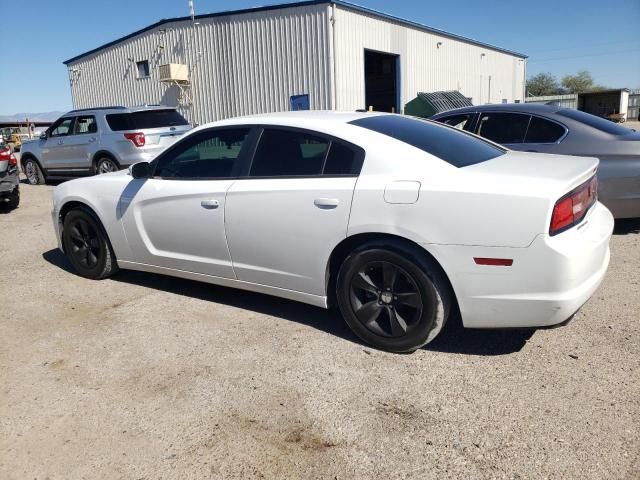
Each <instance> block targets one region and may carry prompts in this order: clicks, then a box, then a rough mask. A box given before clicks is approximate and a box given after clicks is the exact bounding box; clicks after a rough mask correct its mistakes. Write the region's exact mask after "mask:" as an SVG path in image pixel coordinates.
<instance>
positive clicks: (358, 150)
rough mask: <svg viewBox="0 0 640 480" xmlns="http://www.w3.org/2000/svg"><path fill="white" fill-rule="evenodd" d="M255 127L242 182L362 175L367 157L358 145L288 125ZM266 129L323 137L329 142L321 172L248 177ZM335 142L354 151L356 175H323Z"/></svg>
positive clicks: (354, 174) (315, 131)
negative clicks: (254, 136)
mask: <svg viewBox="0 0 640 480" xmlns="http://www.w3.org/2000/svg"><path fill="white" fill-rule="evenodd" d="M256 127H257V128H258V130H259V132H258V135H257V138H256V139H255V143H254V144H253V145H252V149H251V157H250V161H249V163H248V165H247V167H248V168H247V169H246V170H245V171H244V172H243V176H242V177H241V178H240V179H242V180H275V179H301V178H354V177H355V178H357V177H359V176H360V174H361V173H362V168H363V167H364V161H365V159H366V156H367V152H366V150H365V149H364V148H362V147H361V146H359V145H356V144H354V143H351V142H349V141H347V140H345V139H343V138H340V137H336V136H334V135H331V134H329V133H324V132H319V131H317V130H309V129H307V128H299V127H291V126H288V125H272V124H260V125H256ZM266 129H271V130H284V131H290V132H296V133H306V134H309V135H311V136H315V137H323V138H326V139H327V140H328V141H329V146H328V147H327V151H326V152H325V154H324V158H323V159H322V171H321V172H320V173H318V174H314V175H268V176H255V177H252V176H251V175H250V173H251V167H252V166H253V161H254V159H255V155H256V152H257V150H258V145H259V143H260V140H261V139H262V134H263V133H264V131H265V130H266ZM334 141H335V142H337V143H341V144H342V145H344V146H346V147H347V148H350V149H351V150H353V151H354V153H355V155H356V160H358V162H359V164H360V170H359V172H358V173H335V174H325V173H323V172H324V169H325V167H326V165H327V158H328V156H329V152H330V151H331V145H332V144H333V142H334Z"/></svg>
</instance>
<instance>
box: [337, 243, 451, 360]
mask: <svg viewBox="0 0 640 480" xmlns="http://www.w3.org/2000/svg"><path fill="white" fill-rule="evenodd" d="M336 289H337V291H336V298H337V301H338V307H339V309H340V312H341V313H342V316H343V317H344V319H345V321H346V322H347V324H348V325H349V327H351V329H352V330H353V332H354V333H355V334H356V335H357V336H358V337H360V339H362V340H363V341H365V342H366V343H368V344H370V345H372V346H374V347H376V348H378V349H381V350H386V351H389V352H398V353H407V352H413V351H415V350H417V349H418V348H420V347H422V346H423V345H426V344H427V343H429V342H430V341H431V340H433V339H434V338H435V337H436V336H437V335H438V334H439V333H440V331H441V330H442V328H443V327H444V325H445V323H446V321H447V318H448V317H449V312H450V310H451V298H452V295H451V292H450V287H449V286H448V282H447V281H446V279H445V278H444V274H443V273H442V272H441V269H440V268H439V266H438V265H437V264H435V262H434V261H433V260H431V259H430V258H428V257H427V255H425V254H424V253H423V252H420V251H419V250H418V249H417V248H413V247H411V246H409V247H408V248H407V247H406V246H404V245H401V244H395V243H380V244H369V245H365V246H363V247H360V248H358V249H356V250H355V251H354V252H352V253H351V254H350V255H349V256H348V257H347V258H346V259H345V261H344V262H343V264H342V266H341V267H340V271H339V272H338V278H337V282H336Z"/></svg>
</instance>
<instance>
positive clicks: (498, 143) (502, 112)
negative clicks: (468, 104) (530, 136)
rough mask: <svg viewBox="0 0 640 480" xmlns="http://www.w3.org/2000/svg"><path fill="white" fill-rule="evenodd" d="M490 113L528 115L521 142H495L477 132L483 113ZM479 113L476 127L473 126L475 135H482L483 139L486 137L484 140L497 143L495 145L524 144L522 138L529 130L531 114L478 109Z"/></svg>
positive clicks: (525, 136)
mask: <svg viewBox="0 0 640 480" xmlns="http://www.w3.org/2000/svg"><path fill="white" fill-rule="evenodd" d="M490 113H497V114H507V115H513V114H516V115H524V116H526V117H529V118H528V120H527V128H525V129H524V134H523V135H522V141H521V142H508V143H507V142H505V143H501V142H497V141H495V140H492V139H490V138H488V137H485V136H483V135H482V134H481V133H480V132H479V130H480V126H481V125H482V116H483V115H485V114H490ZM479 114H480V115H478V122H477V125H476V126H475V127H476V128H475V132H473V133H475V134H476V135H478V136H479V137H482V138H484V139H486V140H489V141H490V142H493V143H495V144H497V145H524V144H525V143H524V139H525V138H527V132H528V131H529V125H531V114H530V113H526V112H512V111H508V112H505V111H503V110H480V111H479Z"/></svg>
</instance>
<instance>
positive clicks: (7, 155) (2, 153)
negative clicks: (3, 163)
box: [0, 148, 18, 167]
mask: <svg viewBox="0 0 640 480" xmlns="http://www.w3.org/2000/svg"><path fill="white" fill-rule="evenodd" d="M0 160H9V166H10V167H15V166H17V165H18V161H17V160H16V157H14V156H13V153H11V150H9V149H8V148H3V149H1V150H0Z"/></svg>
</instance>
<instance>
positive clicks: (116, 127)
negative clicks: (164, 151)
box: [107, 109, 189, 132]
mask: <svg viewBox="0 0 640 480" xmlns="http://www.w3.org/2000/svg"><path fill="white" fill-rule="evenodd" d="M107 123H108V124H109V128H110V129H111V130H113V131H114V132H120V131H123V130H143V129H147V128H162V127H175V126H179V125H189V122H187V121H186V120H185V118H184V117H183V116H182V115H180V114H179V113H178V112H177V111H176V110H172V109H169V110H143V111H140V112H132V113H111V114H109V115H107Z"/></svg>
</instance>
